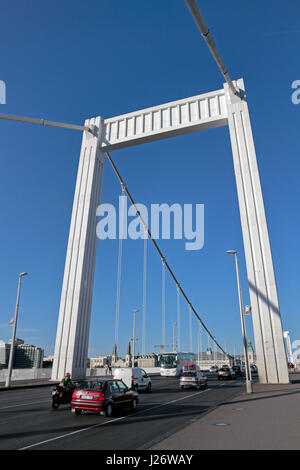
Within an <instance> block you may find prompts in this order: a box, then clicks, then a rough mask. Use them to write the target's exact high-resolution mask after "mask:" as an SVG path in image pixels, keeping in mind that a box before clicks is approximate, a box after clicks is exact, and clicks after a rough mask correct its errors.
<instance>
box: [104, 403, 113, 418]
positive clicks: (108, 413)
mask: <svg viewBox="0 0 300 470" xmlns="http://www.w3.org/2000/svg"><path fill="white" fill-rule="evenodd" d="M112 414H113V407H112V405H111V404H110V403H109V404H108V405H107V406H106V408H105V416H106V417H107V418H110V417H111V416H112Z"/></svg>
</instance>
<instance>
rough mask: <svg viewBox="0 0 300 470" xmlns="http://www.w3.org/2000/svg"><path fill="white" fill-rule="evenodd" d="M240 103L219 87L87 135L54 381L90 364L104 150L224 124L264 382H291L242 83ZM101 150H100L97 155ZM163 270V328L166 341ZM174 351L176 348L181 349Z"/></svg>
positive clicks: (79, 372) (112, 121) (120, 119)
mask: <svg viewBox="0 0 300 470" xmlns="http://www.w3.org/2000/svg"><path fill="white" fill-rule="evenodd" d="M235 85H236V86H237V87H239V89H240V91H241V98H240V97H238V96H235V95H234V94H233V93H232V92H231V91H230V90H229V88H228V85H227V84H225V85H224V89H222V90H217V91H214V92H211V93H206V94H203V95H198V96H194V97H191V98H186V99H183V100H179V101H174V102H172V103H166V104H164V105H160V106H155V107H153V108H147V109H144V110H140V111H136V112H134V113H129V114H125V115H122V116H117V117H114V118H110V119H105V120H104V121H103V120H102V119H101V118H100V117H98V118H96V119H95V120H90V121H87V122H86V126H88V127H89V126H92V125H93V124H96V126H97V127H98V128H99V133H98V137H96V136H94V135H91V134H90V133H88V132H84V136H83V143H82V151H81V157H80V163H79V170H78V177H77V183H76V190H75V198H74V206H73V213H72V219H71V228H70V236H69V243H68V249H67V259H66V267H65V274H64V281H63V288H62V297H61V306H60V313H59V320H58V330H57V339H56V346H55V359H54V367H53V374H52V378H53V379H55V380H57V379H59V378H61V377H62V376H63V374H64V373H65V372H66V371H68V372H70V373H71V374H72V375H73V376H78V375H84V374H85V366H86V359H87V348H88V336H89V324H90V311H91V300H92V290H93V276H94V266H95V255H96V228H95V225H96V217H95V213H96V212H95V211H96V206H97V205H98V204H99V199H100V191H101V182H102V174H103V164H104V151H108V150H113V149H118V148H122V147H128V146H131V145H138V144H142V143H145V142H151V141H154V140H158V139H163V138H167V137H171V136H176V135H180V134H185V133H188V132H193V131H198V130H202V129H208V128H214V127H218V126H223V125H226V124H227V123H228V124H229V133H230V139H231V146H232V151H233V161H234V171H235V177H236V184H237V192H238V200H239V207H240V217H241V224H242V232H243V239H244V247H245V257H246V266H247V273H248V280H249V287H250V299H251V306H252V318H253V327H254V337H255V346H256V355H257V364H258V373H259V379H260V381H261V382H262V383H288V382H289V379H288V370H287V361H286V354H285V348H284V342H283V332H282V325H281V315H280V310H279V303H278V298H277V288H276V282H275V276H274V268H273V261H272V256H271V249H270V243H269V235H268V229H267V223H266V217H265V209H264V203H263V198H262V192H261V186H260V178H259V172H258V168H257V161H256V154H255V149H254V143H253V137H252V130H251V124H250V118H249V112H248V106H247V102H246V96H245V91H244V90H245V88H244V83H243V80H238V81H237V82H236V84H235ZM102 150H103V152H102ZM164 282H165V281H164V267H163V274H162V284H163V285H162V329H163V335H162V336H163V344H165V305H164V303H165V299H164V296H165V294H164ZM178 346H179V345H178Z"/></svg>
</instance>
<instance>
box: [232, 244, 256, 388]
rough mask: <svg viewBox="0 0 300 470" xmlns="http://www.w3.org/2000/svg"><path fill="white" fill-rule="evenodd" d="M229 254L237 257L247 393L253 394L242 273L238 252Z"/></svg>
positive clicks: (236, 265) (234, 251)
mask: <svg viewBox="0 0 300 470" xmlns="http://www.w3.org/2000/svg"><path fill="white" fill-rule="evenodd" d="M227 253H229V254H230V255H234V256H235V267H236V277H237V283H238V294H239V304H240V314H241V324H242V335H243V344H244V354H245V366H246V367H245V369H246V391H247V393H252V382H251V373H250V366H249V358H248V349H247V348H248V344H247V337H246V327H245V317H244V306H243V298H242V288H241V280H240V272H239V264H238V257H237V251H236V250H228V251H227Z"/></svg>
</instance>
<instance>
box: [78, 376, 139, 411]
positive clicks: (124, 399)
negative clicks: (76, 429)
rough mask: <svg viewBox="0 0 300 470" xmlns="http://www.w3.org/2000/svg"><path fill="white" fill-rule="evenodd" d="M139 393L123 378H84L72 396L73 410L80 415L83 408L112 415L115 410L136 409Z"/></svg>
mask: <svg viewBox="0 0 300 470" xmlns="http://www.w3.org/2000/svg"><path fill="white" fill-rule="evenodd" d="M138 397H139V395H138V393H137V392H136V391H135V390H132V389H129V388H128V387H127V386H126V385H125V384H124V382H123V381H122V380H117V379H113V378H111V379H106V378H105V379H104V378H96V379H88V380H84V381H83V382H82V383H81V384H80V385H78V387H77V389H76V390H75V391H74V393H73V396H72V402H71V408H72V412H73V413H75V414H77V415H80V414H81V413H82V411H83V410H85V411H96V412H98V413H100V414H104V415H105V416H111V415H112V414H113V412H114V410H117V409H120V408H125V407H129V408H130V409H131V410H135V409H136V407H137V404H138Z"/></svg>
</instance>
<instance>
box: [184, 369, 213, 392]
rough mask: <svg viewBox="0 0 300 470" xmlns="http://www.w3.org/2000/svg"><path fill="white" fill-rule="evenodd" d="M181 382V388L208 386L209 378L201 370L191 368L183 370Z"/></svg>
mask: <svg viewBox="0 0 300 470" xmlns="http://www.w3.org/2000/svg"><path fill="white" fill-rule="evenodd" d="M179 383H180V388H181V390H183V389H184V388H185V387H193V388H206V387H207V378H206V377H205V376H204V375H203V373H202V372H201V370H189V371H186V372H182V374H181V376H180V381H179Z"/></svg>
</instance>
